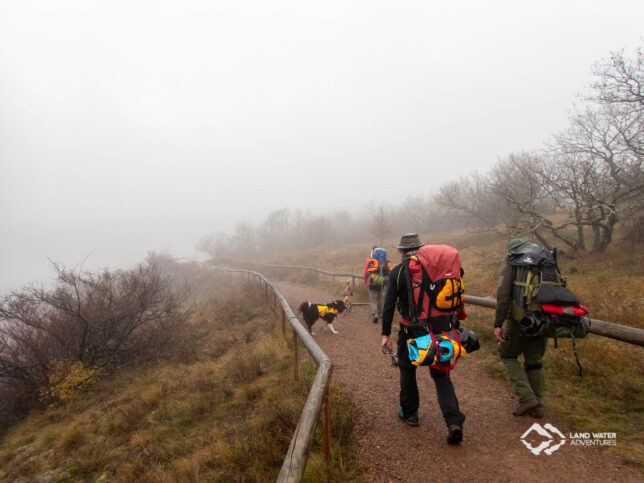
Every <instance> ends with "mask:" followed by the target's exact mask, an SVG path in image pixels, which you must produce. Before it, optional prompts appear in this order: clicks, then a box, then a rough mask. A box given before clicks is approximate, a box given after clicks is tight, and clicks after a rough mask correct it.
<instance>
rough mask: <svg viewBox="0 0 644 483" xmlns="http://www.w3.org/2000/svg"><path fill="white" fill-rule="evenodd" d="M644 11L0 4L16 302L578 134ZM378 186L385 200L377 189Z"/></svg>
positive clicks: (488, 5) (458, 5)
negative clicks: (602, 76)
mask: <svg viewBox="0 0 644 483" xmlns="http://www.w3.org/2000/svg"><path fill="white" fill-rule="evenodd" d="M643 18H644V2H641V1H639V0H632V1H631V0H629V1H626V0H623V1H620V0H616V1H611V2H607V1H605V0H602V1H596V0H592V1H583V2H581V1H580V2H566V1H542V2H530V3H529V4H525V5H524V2H517V1H498V2H480V1H461V2H458V1H455V2H451V3H449V4H447V2H429V1H405V2H384V1H373V0H370V1H354V2H350V1H329V0H327V1H324V2H305V1H270V2H266V1H225V2H224V1H205V0H204V1H197V0H183V1H163V0H161V1H134V0H131V1H117V0H111V1H97V0H75V1H72V0H58V1H56V2H51V1H47V0H33V1H28V0H5V1H3V2H0V168H1V171H0V217H1V219H2V224H1V225H0V226H2V229H1V231H0V239H1V241H0V291H5V290H8V289H10V288H17V287H18V286H21V285H23V284H24V283H26V282H28V281H31V280H46V279H47V277H49V276H50V275H51V270H50V268H49V267H48V263H49V262H48V259H51V260H52V261H55V262H60V263H63V264H65V265H68V266H73V265H77V264H80V263H83V264H84V265H83V266H85V267H88V268H91V267H98V266H111V267H114V268H116V267H117V266H127V265H129V264H132V263H135V262H137V261H139V260H141V259H142V258H143V257H144V256H145V254H146V252H147V251H148V250H155V251H166V252H168V253H172V254H174V255H176V256H181V257H194V256H196V253H195V250H194V246H195V244H196V243H197V242H198V240H199V239H200V238H201V237H202V236H203V235H205V234H207V233H212V232H216V231H218V230H222V229H223V230H228V231H230V230H232V229H233V228H234V225H235V222H236V221H250V222H259V221H261V220H263V219H264V217H265V216H266V215H267V214H268V213H269V212H271V211H273V210H275V209H280V208H284V207H289V208H293V209H297V208H299V209H304V210H306V209H310V210H313V211H315V212H322V211H323V210H329V209H338V208H340V209H349V210H353V209H357V208H358V207H360V206H361V205H363V204H364V203H370V202H371V203H377V204H387V203H393V204H398V203H400V202H402V201H403V200H404V199H405V197H407V196H408V195H419V194H424V193H428V192H429V191H431V190H432V189H436V188H438V186H440V185H441V184H442V183H444V182H446V181H448V180H451V179H455V178H457V177H458V176H461V175H466V174H468V173H470V172H472V171H473V170H475V169H478V170H479V171H481V172H484V171H486V170H487V169H488V168H489V167H491V166H492V165H494V164H495V163H496V162H497V160H498V159H499V157H504V156H506V155H507V154H509V153H511V152H516V151H521V150H531V149H535V148H539V147H541V145H542V143H543V141H544V140H546V139H547V138H548V137H549V136H550V135H551V134H552V133H554V132H556V131H557V130H560V129H563V128H565V127H566V125H567V116H568V111H569V110H570V109H571V108H572V105H573V102H575V101H576V99H577V98H576V96H577V94H578V93H579V92H581V91H582V90H583V89H584V88H585V87H586V86H587V85H588V83H589V82H590V81H591V67H592V65H593V63H595V62H597V61H599V60H600V59H604V58H608V57H609V55H610V52H611V51H617V50H620V49H623V48H624V49H625V53H626V54H627V55H628V56H632V54H633V52H634V49H635V47H636V46H637V45H638V43H639V42H640V41H641V39H642V37H643V31H642V30H643V29H642V19H643ZM374 186H378V188H377V189H374Z"/></svg>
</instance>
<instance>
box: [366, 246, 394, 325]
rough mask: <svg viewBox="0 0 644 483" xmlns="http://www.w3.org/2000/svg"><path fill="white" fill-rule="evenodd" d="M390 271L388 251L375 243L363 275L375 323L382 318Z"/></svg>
mask: <svg viewBox="0 0 644 483" xmlns="http://www.w3.org/2000/svg"><path fill="white" fill-rule="evenodd" d="M390 273H391V262H390V261H389V260H388V259H387V251H386V250H385V249H384V248H379V247H377V246H375V245H374V246H373V247H372V248H371V253H370V254H369V257H368V258H367V260H366V261H365V264H364V275H363V279H364V284H365V285H366V286H367V289H368V292H369V305H370V307H371V318H372V320H373V323H374V324H377V323H378V319H381V318H382V310H383V305H384V300H385V295H384V293H385V287H386V286H387V281H388V279H389V274H390Z"/></svg>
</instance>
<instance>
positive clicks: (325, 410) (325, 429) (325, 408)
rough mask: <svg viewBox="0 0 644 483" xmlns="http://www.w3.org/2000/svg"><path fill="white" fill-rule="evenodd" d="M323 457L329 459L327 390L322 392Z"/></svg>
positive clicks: (329, 420) (329, 428) (329, 434)
mask: <svg viewBox="0 0 644 483" xmlns="http://www.w3.org/2000/svg"><path fill="white" fill-rule="evenodd" d="M324 457H325V458H326V459H329V458H330V457H331V418H330V416H329V388H328V387H327V388H326V391H325V392H324Z"/></svg>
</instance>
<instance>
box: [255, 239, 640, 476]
mask: <svg viewBox="0 0 644 483" xmlns="http://www.w3.org/2000/svg"><path fill="white" fill-rule="evenodd" d="M421 238H422V239H423V241H425V242H429V243H434V244H440V243H447V244H450V245H453V246H455V247H456V248H458V249H459V251H460V253H461V256H462V259H463V267H464V270H465V284H466V293H469V294H471V295H476V296H481V297H489V298H494V296H495V293H496V285H497V280H498V273H499V271H500V269H501V267H502V264H503V263H504V257H505V242H504V241H501V240H499V239H498V238H496V237H494V236H493V235H490V234H476V235H474V234H472V233H469V232H467V231H460V232H452V233H434V234H431V235H425V236H421ZM397 241H398V239H389V240H386V241H385V247H387V248H388V251H389V253H390V256H391V259H392V263H398V262H399V261H400V256H399V254H398V253H397V251H396V250H394V249H393V248H390V247H391V246H392V245H394V244H396V242H397ZM370 248H371V244H356V245H350V246H334V247H326V248H317V249H315V250H310V251H301V252H291V253H275V254H270V255H264V256H261V257H256V258H255V261H258V262H264V263H276V264H279V263H282V264H295V265H305V266H315V267H319V268H322V269H325V270H330V271H337V272H352V273H362V270H363V266H364V260H365V258H366V256H367V255H368V253H369V250H370ZM643 253H644V251H643V250H642V246H632V245H630V244H620V243H615V244H614V245H613V246H611V247H610V249H609V250H608V252H607V253H605V254H601V255H596V254H592V255H591V254H587V255H579V256H576V257H575V258H572V257H570V256H565V255H564V256H562V257H561V258H560V267H561V270H562V272H563V274H564V275H566V276H567V277H568V282H569V286H570V288H571V289H572V290H573V291H574V292H575V293H576V294H577V296H578V297H579V298H580V299H581V301H582V303H584V304H585V305H587V306H588V307H589V309H590V310H591V317H592V318H596V319H600V320H605V321H610V322H614V323H617V324H622V325H628V326H633V327H639V328H644V317H642V315H641V314H642V313H643V311H644V277H642V273H644V254H643ZM262 272H264V273H267V274H269V276H270V277H288V278H290V279H299V280H300V281H305V282H307V283H317V284H319V285H321V286H322V287H324V288H325V289H327V290H329V291H330V292H331V293H334V294H336V295H338V296H339V295H340V293H341V291H342V287H343V285H344V283H345V282H346V280H336V281H335V283H334V282H332V280H331V277H327V276H323V275H317V276H316V275H314V274H312V273H310V272H302V273H301V274H298V273H297V272H296V271H290V272H286V271H284V270H282V269H271V270H267V271H265V270H263V269H262ZM356 297H357V299H359V300H362V301H366V300H367V298H366V291H365V290H364V288H363V287H361V286H360V285H358V288H357V290H356ZM468 314H469V317H468V319H467V320H466V321H465V323H464V326H465V327H467V328H470V329H473V330H475V331H476V332H477V333H478V334H479V336H480V338H481V342H482V348H481V351H479V352H478V353H477V354H476V355H475V356H474V357H475V358H476V359H477V360H479V361H480V362H481V363H482V364H485V365H486V366H487V367H488V368H489V371H490V373H491V374H493V375H494V376H496V377H499V378H502V379H504V380H505V379H506V376H505V373H504V369H503V366H502V365H501V363H500V360H499V357H498V354H497V352H496V342H495V339H494V334H493V329H492V326H493V319H494V313H493V311H492V310H490V309H485V308H480V307H475V306H472V305H470V306H468ZM558 346H559V347H558V348H554V344H553V341H549V343H548V349H547V351H546V357H545V361H544V366H545V370H546V384H547V390H546V391H547V392H546V404H547V407H548V410H549V411H551V412H552V413H553V414H555V415H556V416H557V417H559V418H560V419H562V420H564V421H566V422H567V423H568V424H569V425H570V427H571V428H572V429H573V430H574V431H597V432H616V433H617V434H618V442H617V447H616V448H612V449H608V451H616V452H617V453H618V454H619V455H620V456H621V457H622V458H623V459H624V460H625V461H628V462H631V463H633V464H637V465H641V466H644V435H643V434H642V427H644V417H643V414H644V349H642V348H641V347H637V346H633V345H630V344H627V343H623V342H618V341H613V340H611V339H607V338H605V337H601V336H596V335H592V334H591V335H589V336H588V337H587V338H585V339H583V340H579V341H577V352H578V354H579V358H580V361H581V364H582V366H583V369H584V372H583V374H584V375H583V377H579V375H578V369H577V365H576V362H575V359H574V356H573V352H572V346H571V341H570V340H569V339H567V340H559V341H558Z"/></svg>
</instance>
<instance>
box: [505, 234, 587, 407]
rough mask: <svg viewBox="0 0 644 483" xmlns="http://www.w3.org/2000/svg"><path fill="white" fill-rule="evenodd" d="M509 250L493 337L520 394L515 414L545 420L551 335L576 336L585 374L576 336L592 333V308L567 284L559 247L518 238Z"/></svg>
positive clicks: (508, 245) (514, 386)
mask: <svg viewBox="0 0 644 483" xmlns="http://www.w3.org/2000/svg"><path fill="white" fill-rule="evenodd" d="M507 251H508V257H507V263H506V264H505V266H504V267H503V270H502V271H501V275H500V277H499V283H498V286H497V295H496V315H495V319H494V335H495V336H496V338H497V340H498V350H499V354H500V356H501V361H502V362H503V366H504V367H505V370H506V372H507V374H508V377H509V378H510V384H511V386H512V389H513V390H514V392H515V394H516V395H517V397H518V398H519V402H518V404H517V406H516V407H515V409H514V410H513V412H512V414H513V415H514V416H523V415H525V414H529V415H530V416H532V417H535V418H542V417H543V416H544V397H545V383H544V372H543V356H544V354H545V352H546V342H547V338H548V337H552V338H554V339H555V344H556V342H557V338H562V337H566V338H571V339H572V344H573V345H572V347H573V352H574V353H575V358H576V359H577V364H578V365H579V374H580V375H581V364H579V360H578V358H577V352H576V349H575V339H576V338H582V337H585V336H586V334H587V333H588V319H587V318H586V317H585V315H587V314H588V309H587V308H586V307H584V306H583V305H580V304H579V301H578V300H577V297H576V296H575V295H574V294H573V293H572V292H571V291H570V290H568V289H567V288H566V281H565V279H562V277H561V274H560V273H559V268H558V266H557V256H556V249H555V250H548V249H546V248H543V247H540V246H539V245H536V244H534V243H530V242H526V241H524V240H522V239H520V238H513V239H512V240H510V241H509V242H508V244H507ZM555 347H556V345H555ZM520 355H523V359H524V364H523V365H521V363H520V362H519V359H518V357H519V356H520Z"/></svg>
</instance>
